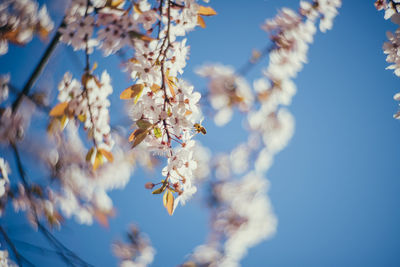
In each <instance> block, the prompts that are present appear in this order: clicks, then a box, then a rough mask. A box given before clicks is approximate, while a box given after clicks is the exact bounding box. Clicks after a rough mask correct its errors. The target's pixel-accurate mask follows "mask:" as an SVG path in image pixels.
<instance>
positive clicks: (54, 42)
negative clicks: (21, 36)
mask: <svg viewBox="0 0 400 267" xmlns="http://www.w3.org/2000/svg"><path fill="white" fill-rule="evenodd" d="M63 26H65V22H64V19H63V21H62V22H61V24H60V26H59V27H58V28H57V31H56V33H55V34H54V36H53V38H52V39H51V42H50V44H49V46H48V47H47V48H46V50H45V52H44V54H43V55H42V57H41V59H40V61H39V62H38V64H37V65H36V67H35V69H34V70H33V72H32V74H31V76H30V77H29V79H28V81H27V82H26V84H25V85H24V87H23V89H22V91H21V92H20V93H19V94H18V96H17V98H16V99H15V100H14V102H13V104H12V110H13V112H15V111H16V110H17V109H18V107H19V105H20V104H21V102H22V99H23V98H22V97H23V96H24V95H28V94H29V91H30V90H31V88H32V86H33V85H34V84H35V82H36V80H37V79H38V78H39V77H40V74H41V73H42V71H43V69H44V67H45V66H46V65H47V62H48V61H49V58H50V56H51V55H52V53H53V52H54V50H55V48H56V47H57V44H58V42H59V41H60V38H61V33H60V32H59V31H58V29H59V28H60V27H63Z"/></svg>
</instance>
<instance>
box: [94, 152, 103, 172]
mask: <svg viewBox="0 0 400 267" xmlns="http://www.w3.org/2000/svg"><path fill="white" fill-rule="evenodd" d="M102 164H103V155H102V154H101V153H100V152H99V151H97V152H96V157H95V159H94V163H93V171H95V170H97V168H98V167H100V166H101V165H102Z"/></svg>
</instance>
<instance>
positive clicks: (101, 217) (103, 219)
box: [94, 210, 109, 228]
mask: <svg viewBox="0 0 400 267" xmlns="http://www.w3.org/2000/svg"><path fill="white" fill-rule="evenodd" d="M94 217H95V218H96V220H97V221H98V222H99V223H100V224H101V225H102V226H103V227H106V228H108V227H109V224H108V217H107V214H105V213H104V212H102V211H100V210H95V211H94Z"/></svg>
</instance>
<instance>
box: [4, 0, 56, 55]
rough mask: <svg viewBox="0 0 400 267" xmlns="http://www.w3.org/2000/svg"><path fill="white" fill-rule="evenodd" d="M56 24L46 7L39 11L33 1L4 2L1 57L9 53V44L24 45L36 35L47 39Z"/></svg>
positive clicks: (9, 0)
mask: <svg viewBox="0 0 400 267" xmlns="http://www.w3.org/2000/svg"><path fill="white" fill-rule="evenodd" d="M53 27H54V24H53V22H52V20H51V19H50V17H49V14H48V13H47V9H46V6H42V8H41V9H40V10H38V4H37V3H36V2H34V1H31V0H4V1H2V3H0V55H4V54H6V53H7V51H8V42H11V43H14V44H18V45H24V44H26V43H28V42H29V41H30V40H31V39H32V36H33V34H34V33H37V34H39V36H40V37H41V38H45V37H47V35H48V34H49V32H50V31H51V30H52V29H53Z"/></svg>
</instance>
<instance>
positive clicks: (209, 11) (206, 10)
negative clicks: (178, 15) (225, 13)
mask: <svg viewBox="0 0 400 267" xmlns="http://www.w3.org/2000/svg"><path fill="white" fill-rule="evenodd" d="M197 14H199V15H202V16H214V15H217V12H215V10H214V9H213V8H212V7H209V6H200V8H199V11H197Z"/></svg>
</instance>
